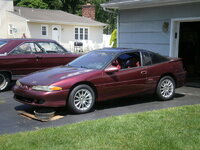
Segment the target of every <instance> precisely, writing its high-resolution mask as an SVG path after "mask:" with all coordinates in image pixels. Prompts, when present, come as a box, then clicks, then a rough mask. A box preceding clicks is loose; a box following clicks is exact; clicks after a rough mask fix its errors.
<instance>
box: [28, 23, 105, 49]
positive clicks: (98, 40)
mask: <svg viewBox="0 0 200 150" xmlns="http://www.w3.org/2000/svg"><path fill="white" fill-rule="evenodd" d="M41 25H48V36H42V35H41ZM52 25H59V24H45V23H32V22H31V23H28V31H29V34H27V35H28V37H31V38H42V39H52ZM60 26H61V41H60V44H61V45H63V46H64V47H65V48H67V49H68V50H70V51H74V42H75V41H77V40H75V35H74V30H75V27H77V26H76V25H60ZM78 27H87V28H88V29H89V37H88V40H82V41H79V42H82V43H83V50H84V51H90V50H94V49H98V48H102V47H103V27H93V26H80V25H79V26H78Z"/></svg>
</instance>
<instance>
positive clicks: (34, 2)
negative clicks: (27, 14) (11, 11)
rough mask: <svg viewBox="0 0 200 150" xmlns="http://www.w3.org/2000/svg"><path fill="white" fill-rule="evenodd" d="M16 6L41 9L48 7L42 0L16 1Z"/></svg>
mask: <svg viewBox="0 0 200 150" xmlns="http://www.w3.org/2000/svg"><path fill="white" fill-rule="evenodd" d="M17 6H20V7H29V8H41V9H47V8H48V5H47V4H46V3H44V2H43V1H42V0H21V1H20V2H19V3H17Z"/></svg>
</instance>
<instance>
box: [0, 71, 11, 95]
mask: <svg viewBox="0 0 200 150" xmlns="http://www.w3.org/2000/svg"><path fill="white" fill-rule="evenodd" d="M9 86H10V77H9V76H8V75H7V74H6V73H1V72H0V92H1V91H5V90H7V89H8V87H9Z"/></svg>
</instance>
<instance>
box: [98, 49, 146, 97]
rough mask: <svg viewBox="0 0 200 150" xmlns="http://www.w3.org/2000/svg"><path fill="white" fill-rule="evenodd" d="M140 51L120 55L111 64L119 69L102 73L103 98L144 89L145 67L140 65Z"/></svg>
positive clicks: (129, 93) (134, 92) (138, 91)
mask: <svg viewBox="0 0 200 150" xmlns="http://www.w3.org/2000/svg"><path fill="white" fill-rule="evenodd" d="M140 58H141V57H140V53H139V52H134V53H126V54H122V55H120V56H119V57H118V58H117V59H116V60H115V61H114V63H113V62H112V64H111V66H116V67H117V68H118V69H119V71H118V72H114V73H111V74H109V73H105V72H104V73H103V79H104V81H105V84H104V85H103V88H102V89H103V90H102V95H103V97H104V99H112V98H115V97H121V96H126V95H131V94H136V93H140V92H143V91H145V90H146V88H145V87H146V76H147V71H146V68H143V67H142V66H141V60H140Z"/></svg>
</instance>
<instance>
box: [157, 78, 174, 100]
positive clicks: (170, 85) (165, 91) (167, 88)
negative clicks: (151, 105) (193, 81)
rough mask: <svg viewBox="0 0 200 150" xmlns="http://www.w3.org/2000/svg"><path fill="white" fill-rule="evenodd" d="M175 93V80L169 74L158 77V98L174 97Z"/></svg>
mask: <svg viewBox="0 0 200 150" xmlns="http://www.w3.org/2000/svg"><path fill="white" fill-rule="evenodd" d="M174 93H175V82H174V79H173V78H172V77H170V76H164V77H162V78H161V79H160V81H159V83H158V85H157V89H156V94H157V96H158V98H159V99H160V100H163V101H165V100H170V99H172V98H173V97H174Z"/></svg>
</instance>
